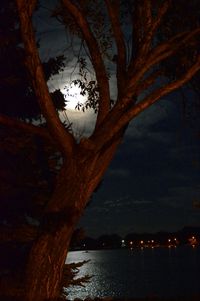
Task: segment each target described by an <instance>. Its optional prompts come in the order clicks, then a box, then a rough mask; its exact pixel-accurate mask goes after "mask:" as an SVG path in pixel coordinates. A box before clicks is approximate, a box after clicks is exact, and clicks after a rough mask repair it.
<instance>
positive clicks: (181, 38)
mask: <svg viewBox="0 0 200 301" xmlns="http://www.w3.org/2000/svg"><path fill="white" fill-rule="evenodd" d="M199 34H200V28H196V29H195V30H193V31H192V32H183V33H179V34H177V35H176V36H174V37H173V38H171V39H170V40H168V41H167V42H164V43H162V44H160V45H158V46H157V47H156V48H155V49H153V50H152V52H151V53H150V54H149V56H148V57H147V59H146V60H144V61H143V65H142V66H140V69H139V70H138V71H136V72H135V74H133V75H132V77H130V82H129V87H128V89H127V94H126V95H127V97H128V96H129V97H130V95H132V93H133V92H132V91H134V90H135V89H137V86H138V83H139V82H140V81H141V80H142V78H143V76H144V75H145V73H146V72H147V71H148V70H150V68H152V67H153V66H155V65H156V64H158V63H160V62H161V61H163V60H164V59H167V58H168V57H170V56H172V55H173V54H175V53H176V52H177V51H178V50H179V49H180V48H181V47H182V46H183V45H184V44H186V43H188V42H189V41H190V40H191V39H193V38H194V37H196V36H197V35H199ZM130 72H131V71H130Z"/></svg>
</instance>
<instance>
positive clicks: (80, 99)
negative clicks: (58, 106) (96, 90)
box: [61, 84, 87, 111]
mask: <svg viewBox="0 0 200 301" xmlns="http://www.w3.org/2000/svg"><path fill="white" fill-rule="evenodd" d="M66 90H67V93H66ZM61 92H62V93H63V94H64V97H65V100H66V110H72V111H74V110H77V108H76V106H77V105H78V103H80V104H84V103H85V102H86V101H87V95H84V96H83V95H81V88H80V87H79V86H78V85H74V84H71V85H69V86H67V87H66V88H65V89H63V90H61Z"/></svg>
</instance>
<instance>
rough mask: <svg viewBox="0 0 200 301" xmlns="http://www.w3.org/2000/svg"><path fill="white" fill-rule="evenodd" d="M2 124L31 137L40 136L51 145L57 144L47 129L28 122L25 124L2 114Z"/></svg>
mask: <svg viewBox="0 0 200 301" xmlns="http://www.w3.org/2000/svg"><path fill="white" fill-rule="evenodd" d="M0 124H2V125H4V126H6V127H9V128H13V129H18V130H22V131H24V132H27V133H29V134H31V135H37V136H40V137H42V138H44V139H46V140H49V141H50V142H51V143H55V142H53V138H52V137H51V135H50V134H49V132H48V131H47V130H46V129H45V128H42V127H39V126H36V125H33V124H30V123H26V122H23V121H20V120H18V119H15V118H11V117H8V116H5V115H2V114H0Z"/></svg>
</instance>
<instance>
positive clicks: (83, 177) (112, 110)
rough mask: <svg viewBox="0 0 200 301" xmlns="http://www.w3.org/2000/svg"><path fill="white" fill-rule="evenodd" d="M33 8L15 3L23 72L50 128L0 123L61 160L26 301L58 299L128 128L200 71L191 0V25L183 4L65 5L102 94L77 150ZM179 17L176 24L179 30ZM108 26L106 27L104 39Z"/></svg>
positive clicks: (34, 248)
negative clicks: (79, 233) (77, 238)
mask: <svg viewBox="0 0 200 301" xmlns="http://www.w3.org/2000/svg"><path fill="white" fill-rule="evenodd" d="M36 2H37V1H35V0H31V1H25V0H16V3H17V7H18V14H19V18H20V24H21V35H22V38H23V43H24V50H25V53H26V67H27V70H28V71H29V75H30V78H31V80H32V85H33V88H34V92H35V95H36V97H37V100H38V103H39V106H40V110H41V113H42V116H43V117H44V119H45V121H46V123H47V128H42V127H39V126H36V125H33V124H32V125H31V124H27V123H26V122H22V121H20V120H13V119H11V118H8V117H6V116H2V115H1V116H0V122H1V124H4V125H5V126H8V127H11V128H13V127H15V128H17V129H19V130H21V131H23V132H24V131H26V132H28V133H29V134H31V135H34V136H38V137H40V138H41V139H42V140H43V141H48V143H50V144H51V143H52V144H53V146H54V147H55V149H56V150H57V151H58V152H60V153H61V156H62V162H61V163H62V165H61V168H60V170H59V172H58V174H57V178H56V183H55V186H54V188H53V191H52V193H51V197H50V198H49V199H48V201H47V203H46V204H45V206H44V207H43V210H42V215H41V217H40V220H39V223H38V225H37V229H36V230H37V237H36V238H35V239H34V241H33V244H32V245H31V248H30V252H29V256H28V258H27V264H26V277H24V283H23V287H24V289H23V290H22V291H21V292H20V297H21V298H24V300H26V301H33V300H34V301H35V300H37V301H44V300H56V298H58V296H59V294H60V292H61V289H62V271H63V267H64V263H65V259H66V255H67V251H68V248H69V243H70V238H71V236H72V233H73V231H74V228H75V226H76V224H77V222H78V220H79V218H80V216H81V215H82V213H83V211H84V208H85V206H86V204H87V202H88V200H89V198H90V196H91V194H92V192H93V191H94V190H95V188H96V187H97V185H98V184H99V182H100V180H101V179H102V176H103V174H104V172H105V171H106V169H107V167H108V165H109V163H110V162H111V160H112V158H113V155H114V154H115V151H116V149H117V147H118V145H119V144H120V142H121V141H122V138H123V135H124V132H125V129H126V128H127V126H128V124H129V122H130V121H131V120H132V119H133V118H135V117H136V116H137V115H138V114H139V113H141V112H142V111H144V110H146V109H147V108H148V107H149V106H151V105H152V104H154V103H155V102H156V101H158V100H159V99H161V98H162V97H164V96H166V95H168V94H169V93H171V92H173V91H174V90H176V89H178V88H180V87H181V86H183V85H184V84H186V83H187V82H189V81H190V80H191V78H192V77H193V76H194V75H195V74H196V73H197V72H198V71H199V69H200V56H199V52H198V49H199V48H198V47H199V42H198V40H199V35H200V27H199V16H198V15H197V14H196V12H199V5H198V1H192V5H190V4H188V3H187V2H188V1H185V0H183V1H181V4H182V5H183V6H185V7H186V8H189V9H191V14H190V16H191V19H190V21H191V22H189V23H188V22H185V20H186V18H189V15H188V14H187V16H186V15H185V12H184V11H180V10H179V7H178V5H180V3H177V2H179V1H168V0H164V1H162V0H157V1H154V0H152V1H149V0H139V1H137V0H135V1H132V0H127V1H120V0H116V1H112V0H105V1H98V0H87V1H81V0H80V1H70V0H63V1H60V5H61V8H62V9H61V10H59V9H58V11H56V14H55V15H56V16H57V17H58V18H60V19H61V20H62V21H63V22H64V23H65V25H66V26H68V28H69V29H70V32H71V34H72V33H73V34H76V35H77V36H78V37H80V39H81V41H82V42H83V43H84V45H85V47H86V49H87V51H86V53H89V57H90V59H91V62H92V66H93V68H94V71H95V76H96V79H95V80H96V82H97V85H95V87H94V89H95V91H96V89H98V95H96V93H95V95H94V94H93V97H90V100H89V106H91V107H93V108H94V109H95V111H96V112H97V121H96V126H95V129H94V131H93V133H92V135H91V136H90V137H89V138H82V139H81V141H80V142H79V143H77V142H76V140H75V138H74V137H73V135H72V133H71V132H70V131H69V130H67V129H66V128H65V127H64V126H63V124H62V123H61V121H60V119H59V115H58V114H57V111H56V109H55V106H54V104H53V101H52V97H51V95H50V93H49V91H48V87H47V84H46V78H45V76H44V69H43V66H42V64H41V61H40V58H39V54H38V49H37V44H36V40H35V32H34V29H33V24H32V20H31V17H32V14H33V11H34V9H35V5H36ZM186 11H187V10H186ZM179 13H180V15H181V17H180V18H178V20H179V23H177V26H174V24H175V21H176V20H177V16H179ZM122 23H123V24H122ZM104 25H106V28H107V27H109V30H108V31H107V32H106V34H105V32H104V30H105V26H104ZM123 25H124V26H125V27H123ZM124 28H125V30H124ZM127 28H129V29H128V31H127ZM127 39H128V40H129V42H128V43H127V42H126V41H127ZM130 41H131V42H130ZM111 45H113V48H112V47H111ZM112 51H113V52H112ZM111 53H112V55H111ZM177 54H178V57H177V59H176V60H174V58H175V57H176V56H177ZM183 58H184V60H182V59H183ZM109 59H110V61H109ZM111 59H112V63H113V64H114V67H113V68H115V71H116V79H117V99H116V100H115V101H114V102H113V100H111V98H110V87H109V74H108V69H107V68H106V63H108V64H110V63H111ZM165 62H166V63H167V64H168V63H170V64H172V63H173V65H174V68H173V69H171V71H170V72H171V73H170V76H169V74H168V73H167V71H166V68H164V66H163V63H165ZM165 66H166V64H165ZM180 70H181V72H180ZM172 75H173V76H172ZM155 83H156V84H155ZM84 89H85V85H83V90H84ZM94 89H91V91H94ZM90 95H92V93H91V94H90ZM94 99H95V101H94Z"/></svg>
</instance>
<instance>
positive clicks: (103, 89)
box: [62, 0, 110, 126]
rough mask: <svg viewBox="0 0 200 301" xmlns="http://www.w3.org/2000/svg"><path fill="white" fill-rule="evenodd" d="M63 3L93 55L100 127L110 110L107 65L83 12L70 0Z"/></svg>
mask: <svg viewBox="0 0 200 301" xmlns="http://www.w3.org/2000/svg"><path fill="white" fill-rule="evenodd" d="M62 2H63V4H64V6H65V7H66V8H67V10H68V11H69V13H70V14H71V15H72V16H73V18H74V20H75V22H76V23H77V25H78V26H79V28H80V30H81V32H82V34H83V37H84V39H85V41H86V43H87V46H88V49H89V51H90V54H91V58H92V63H93V66H94V70H95V73H96V78H97V82H98V86H99V94H100V102H99V112H98V116H97V126H98V125H99V124H100V123H101V122H102V120H103V119H104V118H105V116H106V115H107V113H108V112H109V110H110V93H109V82H108V77H107V73H106V69H105V65H104V62H103V59H102V56H101V52H100V49H99V46H98V42H97V40H96V38H95V37H94V35H93V33H92V31H91V29H90V27H89V24H88V22H87V20H86V18H85V16H84V14H83V13H82V11H81V10H80V9H79V8H78V7H77V6H76V5H75V4H73V3H72V1H70V0H62Z"/></svg>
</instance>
